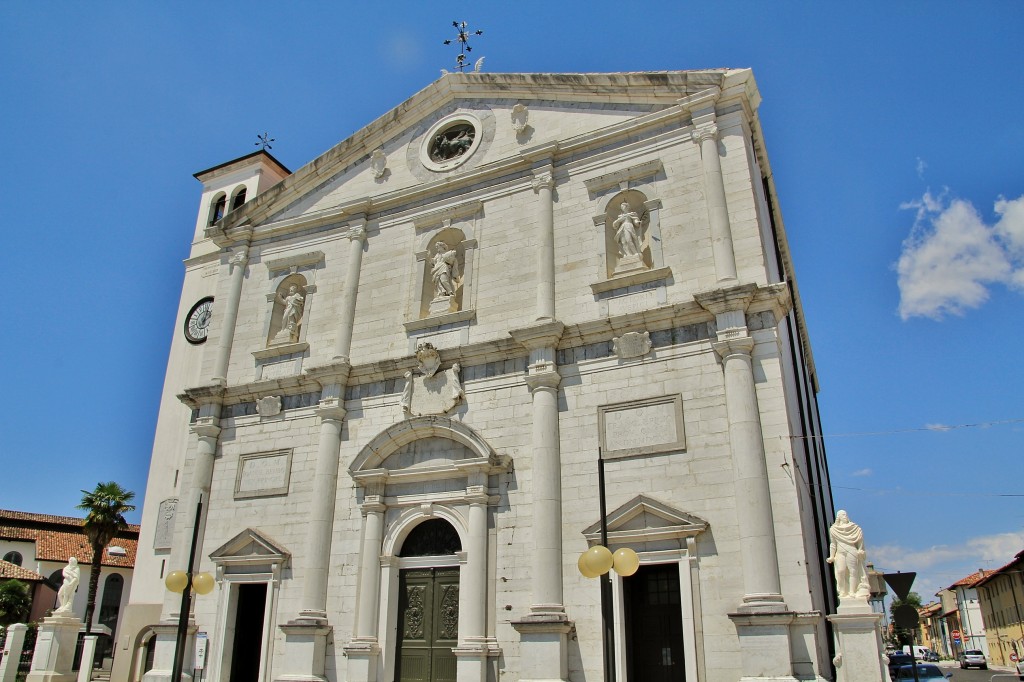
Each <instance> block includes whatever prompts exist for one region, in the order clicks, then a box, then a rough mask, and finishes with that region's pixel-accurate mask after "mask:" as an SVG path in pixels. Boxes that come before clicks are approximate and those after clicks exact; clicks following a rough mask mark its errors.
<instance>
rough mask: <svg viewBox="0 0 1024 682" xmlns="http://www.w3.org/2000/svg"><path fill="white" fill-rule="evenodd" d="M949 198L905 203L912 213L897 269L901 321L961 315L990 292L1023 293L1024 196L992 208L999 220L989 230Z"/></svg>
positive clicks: (967, 204)
mask: <svg viewBox="0 0 1024 682" xmlns="http://www.w3.org/2000/svg"><path fill="white" fill-rule="evenodd" d="M947 194H948V192H947V191H943V192H942V193H941V194H938V195H933V194H932V193H931V191H926V192H925V193H924V194H923V195H922V196H921V198H920V199H916V200H914V201H910V202H907V203H904V204H902V205H901V206H900V208H902V209H913V210H915V212H916V215H915V219H914V227H913V229H912V230H911V232H910V236H908V237H907V239H906V240H905V241H904V242H903V252H902V253H901V254H900V258H899V261H898V262H897V264H896V271H897V274H898V284H899V289H900V305H899V312H900V317H902V318H903V319H904V320H906V319H908V318H911V317H916V316H920V317H930V318H932V319H936V320H940V319H942V318H943V317H945V316H946V315H949V314H952V315H962V314H964V312H965V311H967V310H969V309H972V308H977V307H979V306H981V305H982V304H983V303H985V301H987V300H988V297H989V287H990V286H991V285H993V284H1003V285H1006V286H1010V287H1013V288H1017V289H1020V290H1022V291H1024V195H1022V196H1020V197H1018V198H1016V199H1012V200H1007V199H1004V198H1002V197H1000V198H999V199H998V200H997V201H996V202H995V212H996V215H998V216H999V219H998V220H997V221H996V223H995V224H994V225H988V224H986V223H985V221H984V219H983V218H982V217H981V216H980V215H979V214H978V211H977V210H976V209H975V208H974V206H973V205H972V204H971V203H970V202H968V201H964V200H963V199H949V198H948V197H947Z"/></svg>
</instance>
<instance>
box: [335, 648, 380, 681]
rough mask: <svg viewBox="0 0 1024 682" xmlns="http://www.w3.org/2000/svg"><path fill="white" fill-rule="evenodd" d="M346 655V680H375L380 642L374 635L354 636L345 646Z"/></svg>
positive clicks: (378, 662)
mask: <svg viewBox="0 0 1024 682" xmlns="http://www.w3.org/2000/svg"><path fill="white" fill-rule="evenodd" d="M344 651H345V656H346V657H348V665H347V666H346V670H347V671H348V675H347V677H346V678H345V679H346V680H348V682H377V669H378V667H379V664H380V644H378V643H377V638H376V637H356V638H354V639H353V640H352V641H351V642H349V643H348V644H347V645H346V646H345V648H344Z"/></svg>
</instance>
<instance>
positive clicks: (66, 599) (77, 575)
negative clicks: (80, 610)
mask: <svg viewBox="0 0 1024 682" xmlns="http://www.w3.org/2000/svg"><path fill="white" fill-rule="evenodd" d="M62 575H63V576H64V583H63V584H62V585H61V586H60V590H58V591H57V601H58V602H59V603H60V606H59V607H58V608H57V610H55V611H54V613H71V605H72V603H73V602H74V600H75V592H77V591H78V583H79V581H80V580H81V575H82V570H81V569H80V568H79V567H78V559H76V558H75V557H71V558H70V559H68V565H67V566H65V567H64V570H63V571H62Z"/></svg>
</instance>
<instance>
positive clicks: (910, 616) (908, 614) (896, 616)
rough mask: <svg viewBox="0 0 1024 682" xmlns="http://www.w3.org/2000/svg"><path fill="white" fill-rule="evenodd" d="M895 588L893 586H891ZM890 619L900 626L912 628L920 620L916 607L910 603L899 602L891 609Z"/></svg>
mask: <svg viewBox="0 0 1024 682" xmlns="http://www.w3.org/2000/svg"><path fill="white" fill-rule="evenodd" d="M893 589H894V590H895V589H896V588H895V587H894V588H893ZM892 619H893V622H895V623H896V625H897V626H899V627H901V628H907V629H908V630H912V629H914V628H916V627H917V624H918V623H920V622H921V616H919V615H918V613H917V609H915V608H914V607H913V606H911V605H910V604H900V605H899V606H897V607H896V608H895V609H893V610H892Z"/></svg>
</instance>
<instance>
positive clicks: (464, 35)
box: [444, 21, 484, 71]
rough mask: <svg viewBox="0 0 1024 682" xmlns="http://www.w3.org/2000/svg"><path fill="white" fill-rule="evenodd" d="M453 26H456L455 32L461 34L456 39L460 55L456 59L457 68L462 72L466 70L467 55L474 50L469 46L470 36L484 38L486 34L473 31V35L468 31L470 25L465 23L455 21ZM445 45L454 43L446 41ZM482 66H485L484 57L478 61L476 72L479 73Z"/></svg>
mask: <svg viewBox="0 0 1024 682" xmlns="http://www.w3.org/2000/svg"><path fill="white" fill-rule="evenodd" d="M452 26H454V27H455V30H456V31H458V32H459V36H458V38H456V40H457V41H458V43H459V54H458V56H457V57H455V68H456V69H458V70H459V71H462V70H463V69H464V68H466V56H467V55H466V53H467V52H472V51H473V48H472V47H470V46H469V36H470V35H474V36H482V35H483V34H484V32H483V31H473V33H470V32H469V31H467V30H466V29H467V28H468V27H469V24H467V23H466V22H465V21H462V22H459V21H453V22H452ZM444 44H445V45H451V44H452V41H450V40H446V41H444ZM481 66H483V58H482V57H481V58H480V59H479V60H477V65H476V70H477V71H479V70H480V67H481Z"/></svg>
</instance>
